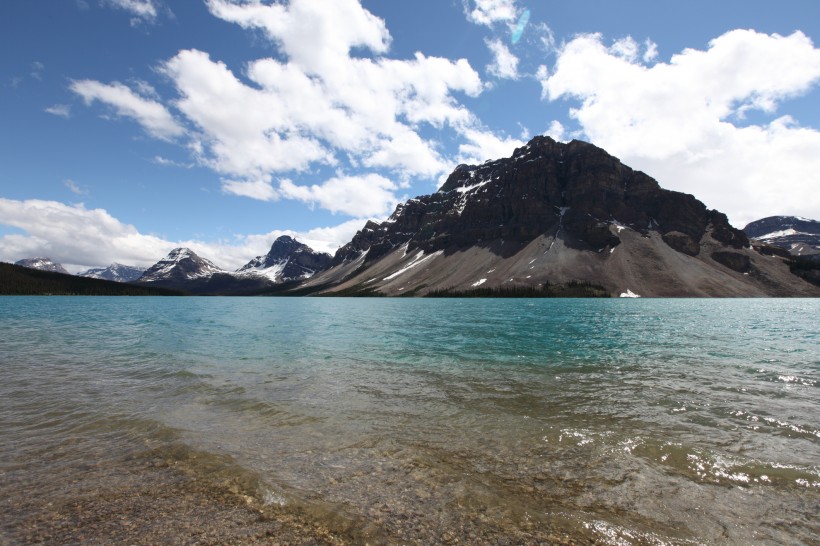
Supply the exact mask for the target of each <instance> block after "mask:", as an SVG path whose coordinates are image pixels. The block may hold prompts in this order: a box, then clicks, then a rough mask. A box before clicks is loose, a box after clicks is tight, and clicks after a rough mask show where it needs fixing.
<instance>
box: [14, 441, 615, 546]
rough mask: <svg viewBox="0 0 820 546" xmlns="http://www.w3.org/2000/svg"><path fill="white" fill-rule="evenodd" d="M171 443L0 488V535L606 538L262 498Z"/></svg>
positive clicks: (164, 540) (490, 540) (78, 539)
mask: <svg viewBox="0 0 820 546" xmlns="http://www.w3.org/2000/svg"><path fill="white" fill-rule="evenodd" d="M169 447H170V450H169V449H168V447H166V448H162V449H161V450H153V451H151V452H149V453H148V454H147V455H148V456H147V457H146V456H144V455H146V454H143V456H137V457H128V458H126V460H121V461H117V462H113V461H105V462H99V461H98V462H97V463H96V464H88V463H83V464H82V467H83V468H81V469H77V468H63V469H62V472H60V473H58V474H57V475H55V476H52V477H51V479H52V480H57V481H59V483H60V488H61V490H60V492H59V493H58V494H56V495H48V498H44V497H45V496H40V495H32V496H25V497H24V496H22V495H17V496H13V495H12V496H8V497H6V498H5V499H4V500H3V501H2V503H0V507H2V509H3V511H4V512H5V516H6V522H5V523H4V524H3V526H2V534H0V544H4V545H5V544H37V543H47V544H78V543H82V544H108V543H128V544H145V545H149V544H243V545H244V544H288V545H290V544H302V545H307V544H310V545H323V546H325V545H327V546H338V545H344V544H407V543H415V544H422V543H438V544H560V545H579V546H581V545H594V544H605V542H603V541H602V540H600V539H599V538H596V537H595V536H593V534H592V532H591V531H589V530H585V529H582V528H580V527H579V528H578V529H577V531H578V534H577V536H576V535H575V533H571V531H569V530H568V529H564V530H561V529H558V528H552V527H547V528H544V527H543V525H538V526H536V525H534V524H530V525H529V528H524V527H526V526H519V525H516V524H515V523H514V522H512V521H507V522H501V521H493V520H492V519H491V518H488V517H487V516H486V515H485V514H483V513H482V511H481V510H478V511H476V512H475V513H464V514H459V516H461V517H459V518H458V519H459V521H460V523H461V524H460V525H458V526H456V528H451V529H448V528H441V527H439V528H432V527H425V523H424V522H423V521H421V518H418V519H414V514H413V512H412V510H410V511H409V512H402V511H401V510H398V511H397V510H396V507H395V506H384V507H383V510H373V509H371V510H369V513H368V514H367V519H366V520H364V519H363V518H362V517H355V518H351V517H348V516H346V515H345V514H343V513H341V510H338V511H336V512H334V508H333V507H332V506H320V505H316V506H311V505H309V504H307V503H290V502H289V503H287V504H284V505H281V506H280V505H277V504H264V502H263V500H262V499H260V498H259V494H258V491H253V490H254V489H256V488H257V484H258V482H257V478H256V477H255V476H253V475H252V473H250V472H249V471H247V470H244V469H241V468H240V467H238V466H237V465H235V464H234V463H233V462H232V461H230V460H227V459H224V458H221V457H220V458H218V459H216V460H214V459H213V457H212V456H210V455H208V454H203V453H198V452H196V451H193V450H191V449H190V448H188V447H185V446H179V445H176V446H169ZM203 459H210V460H203ZM78 471H79V472H81V473H82V474H80V475H78V474H77V472H78ZM61 474H65V475H61ZM72 489H73V490H74V491H75V492H73V493H72V492H71V490H72ZM397 502H400V501H399V500H398V499H397ZM319 504H321V502H320V503H319ZM465 512H467V511H466V510H465ZM502 524H506V525H503V526H502Z"/></svg>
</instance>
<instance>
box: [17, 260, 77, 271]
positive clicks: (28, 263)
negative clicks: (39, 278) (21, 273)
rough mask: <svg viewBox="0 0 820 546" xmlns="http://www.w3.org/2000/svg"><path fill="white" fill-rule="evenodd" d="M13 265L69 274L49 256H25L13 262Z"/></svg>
mask: <svg viewBox="0 0 820 546" xmlns="http://www.w3.org/2000/svg"><path fill="white" fill-rule="evenodd" d="M14 265H19V266H22V267H28V268H29V269H39V270H40V271H52V272H54V273H63V274H65V275H69V274H70V273H69V272H68V271H66V269H65V268H64V267H63V266H62V265H60V264H58V263H55V262H53V261H52V260H51V258H26V259H23V260H18V261H16V262H14Z"/></svg>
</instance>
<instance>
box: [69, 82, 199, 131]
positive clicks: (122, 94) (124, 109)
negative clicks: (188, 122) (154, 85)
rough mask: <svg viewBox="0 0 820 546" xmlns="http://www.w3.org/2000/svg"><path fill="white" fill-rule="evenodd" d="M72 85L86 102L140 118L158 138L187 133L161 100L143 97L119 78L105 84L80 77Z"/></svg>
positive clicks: (147, 128) (123, 114)
mask: <svg viewBox="0 0 820 546" xmlns="http://www.w3.org/2000/svg"><path fill="white" fill-rule="evenodd" d="M70 88H71V90H72V91H74V92H75V93H77V94H78V95H80V96H81V97H82V98H83V100H84V101H85V103H86V104H91V103H93V102H94V101H100V102H102V103H104V104H107V105H109V106H112V107H113V108H114V110H115V111H116V113H117V115H118V116H121V117H128V118H131V119H133V120H135V121H137V122H138V123H139V124H140V125H142V126H143V128H144V129H145V130H146V131H148V133H149V134H151V135H152V136H154V137H156V138H159V139H162V140H171V139H172V138H174V137H179V136H181V135H183V134H184V133H185V130H184V129H183V127H182V126H181V125H180V124H179V123H177V121H176V120H175V119H174V117H173V116H172V115H171V113H170V112H168V110H166V109H165V107H164V106H163V105H162V104H160V103H159V102H156V101H153V100H150V99H146V98H144V97H141V96H140V95H138V94H136V93H134V92H133V91H132V90H131V89H129V88H128V87H126V86H125V85H123V84H121V83H119V82H114V83H112V84H104V83H100V82H97V81H94V80H77V81H73V82H71V86H70Z"/></svg>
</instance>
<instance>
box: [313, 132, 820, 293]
mask: <svg viewBox="0 0 820 546" xmlns="http://www.w3.org/2000/svg"><path fill="white" fill-rule="evenodd" d="M310 291H315V292H319V293H327V294H358V295H367V294H372V295H474V294H482V295H493V294H502V295H515V294H530V295H536V294H545V295H546V294H555V295H615V296H617V295H640V296H765V295H781V296H787V295H820V291H818V289H817V287H815V286H812V285H811V284H810V283H807V282H806V281H804V280H802V279H801V278H799V277H797V276H796V275H794V274H792V273H791V272H790V271H789V267H788V265H787V264H785V263H784V262H783V260H782V259H780V258H777V259H773V258H772V257H771V256H763V255H761V254H760V253H758V252H755V251H754V250H752V248H751V247H750V243H749V240H748V238H747V236H746V235H745V234H744V233H743V232H742V231H740V230H737V229H735V228H734V227H732V226H731V225H730V224H729V222H728V220H727V218H726V216H725V215H724V214H723V213H721V212H718V211H716V210H709V209H707V208H706V206H705V205H704V204H703V203H701V202H700V201H698V200H697V199H696V198H695V197H694V196H692V195H688V194H684V193H679V192H674V191H669V190H665V189H662V188H661V187H660V185H659V184H658V182H657V181H655V180H654V179H652V178H651V177H649V176H648V175H646V174H644V173H642V172H640V171H635V170H633V169H631V168H629V167H628V166H626V165H623V164H622V163H621V162H620V161H619V160H618V159H617V158H615V157H613V156H611V155H609V154H608V153H606V152H605V151H604V150H602V149H600V148H598V147H596V146H594V145H592V144H589V143H586V142H581V141H577V140H575V141H572V142H570V143H567V144H564V143H559V142H556V141H554V140H552V139H551V138H549V137H543V136H539V137H536V138H534V139H533V140H531V141H530V142H529V143H528V144H527V145H526V146H524V147H521V148H518V149H516V150H515V152H514V153H513V155H512V156H511V157H509V158H505V159H500V160H496V161H487V162H485V163H484V164H483V165H459V166H458V167H457V168H456V169H455V171H454V172H453V173H452V174H451V175H450V176H449V178H448V179H447V181H446V182H445V183H444V185H443V186H442V187H441V189H440V190H439V191H438V192H436V193H434V194H432V195H426V196H421V197H418V198H415V199H410V200H409V201H407V202H406V203H403V204H400V205H399V206H398V207H397V208H396V210H395V212H394V213H393V214H392V215H391V216H390V218H388V219H387V220H386V221H384V222H381V223H376V222H368V223H367V224H366V225H365V226H364V228H363V229H362V230H360V231H359V232H358V233H357V234H356V235H355V236H354V238H353V240H352V241H350V243H348V244H347V245H345V246H343V247H342V248H340V249H339V250H338V251H337V252H336V255H335V256H334V258H333V262H332V264H331V267H330V268H329V269H327V270H325V271H323V272H321V273H319V274H317V275H315V276H313V277H312V278H310V279H308V280H307V281H305V282H304V283H303V287H302V293H306V292H310Z"/></svg>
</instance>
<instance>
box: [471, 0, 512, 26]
mask: <svg viewBox="0 0 820 546" xmlns="http://www.w3.org/2000/svg"><path fill="white" fill-rule="evenodd" d="M464 12H465V13H466V14H467V19H469V20H470V21H472V22H473V23H475V24H477V25H485V26H488V27H490V26H493V25H494V24H496V23H498V22H502V23H512V22H513V21H515V20H516V19H517V18H518V8H517V7H516V5H515V0H473V1H470V0H464Z"/></svg>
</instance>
